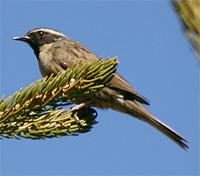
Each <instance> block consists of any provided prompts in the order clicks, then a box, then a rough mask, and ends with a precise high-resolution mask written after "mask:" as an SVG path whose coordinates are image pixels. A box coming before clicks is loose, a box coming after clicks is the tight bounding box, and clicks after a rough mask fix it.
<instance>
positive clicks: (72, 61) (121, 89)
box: [53, 40, 149, 105]
mask: <svg viewBox="0 0 200 176" xmlns="http://www.w3.org/2000/svg"><path fill="white" fill-rule="evenodd" d="M53 48H54V52H53V53H54V60H55V62H56V63H57V64H58V65H59V66H61V67H62V68H63V70H65V69H67V68H68V67H72V66H74V65H77V64H84V63H86V62H92V61H94V60H96V59H98V57H97V56H96V55H95V54H93V53H92V52H91V51H90V50H88V49H87V48H85V47H84V46H83V45H81V44H80V43H78V42H75V41H72V40H68V41H66V40H63V41H60V42H56V43H55V44H54V46H53ZM64 48H65V49H64ZM109 88H111V89H113V90H115V91H117V92H118V93H119V94H120V95H123V97H124V99H128V100H137V101H139V102H140V103H143V104H147V105H149V101H148V100H147V99H145V98H144V97H142V96H141V95H139V94H138V93H137V92H136V91H135V90H134V88H133V87H132V86H131V85H130V84H129V83H128V82H127V81H126V80H125V79H124V78H122V77H121V76H120V75H118V74H117V75H116V76H114V78H113V79H112V81H111V83H110V84H109Z"/></svg>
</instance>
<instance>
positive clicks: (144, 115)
mask: <svg viewBox="0 0 200 176" xmlns="http://www.w3.org/2000/svg"><path fill="white" fill-rule="evenodd" d="M124 105H125V107H126V110H127V111H126V113H128V114H129V115H131V116H134V117H137V118H139V119H140V120H143V121H145V122H147V123H149V124H150V125H152V126H153V127H155V128H156V129H157V130H159V131H160V132H162V133H163V134H165V135H166V136H168V137H169V138H170V139H171V140H172V141H174V142H175V143H177V144H178V145H179V146H180V147H181V148H183V149H185V150H187V149H188V148H189V146H188V144H187V140H185V139H184V138H183V137H182V136H181V135H180V134H178V133H177V132H175V131H174V130H173V129H172V128H170V127H169V126H168V125H166V124H165V123H163V122H162V121H160V120H159V119H157V118H156V117H154V116H153V115H152V114H151V113H150V112H149V111H148V110H147V109H146V108H145V107H144V106H143V105H142V104H140V103H138V102H137V101H125V102H124Z"/></svg>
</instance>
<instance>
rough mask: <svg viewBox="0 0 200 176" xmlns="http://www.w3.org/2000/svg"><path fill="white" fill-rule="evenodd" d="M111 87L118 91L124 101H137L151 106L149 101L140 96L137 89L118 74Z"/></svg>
mask: <svg viewBox="0 0 200 176" xmlns="http://www.w3.org/2000/svg"><path fill="white" fill-rule="evenodd" d="M109 87H110V88H112V89H114V90H116V91H118V92H119V93H120V94H122V95H123V96H124V99H128V100H137V101H139V102H140V103H143V104H146V105H149V100H147V99H146V98H144V97H143V96H141V95H140V94H138V93H137V92H136V91H135V89H134V88H133V87H132V86H131V85H130V84H129V83H128V82H127V81H126V80H125V79H124V78H122V77H121V76H120V75H118V74H116V76H114V78H113V79H112V81H111V83H110V84H109Z"/></svg>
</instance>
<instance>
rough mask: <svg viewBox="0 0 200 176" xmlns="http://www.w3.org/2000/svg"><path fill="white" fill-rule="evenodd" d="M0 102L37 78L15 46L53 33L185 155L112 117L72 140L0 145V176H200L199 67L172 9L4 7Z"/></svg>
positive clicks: (136, 4) (143, 127)
mask: <svg viewBox="0 0 200 176" xmlns="http://www.w3.org/2000/svg"><path fill="white" fill-rule="evenodd" d="M0 8H1V9H0V15H1V18H0V38H1V40H0V58H1V59H0V66H1V67H0V70H1V71H0V96H3V95H5V97H7V96H9V95H11V94H12V93H14V92H15V91H17V90H19V89H20V88H23V87H25V86H27V85H29V84H30V83H32V82H35V81H36V80H38V79H40V78H41V75H40V72H39V69H38V64H37V60H36V57H35V55H34V53H33V51H32V50H31V48H30V47H29V46H28V45H26V44H24V43H22V42H17V41H13V40H12V38H13V37H14V36H18V35H23V34H25V33H26V32H27V31H29V30H31V29H33V28H36V27H50V28H55V29H58V30H59V31H62V32H63V33H65V34H66V35H68V36H69V37H70V38H72V39H74V40H77V41H79V42H81V43H82V44H84V45H85V46H87V47H88V48H90V49H91V50H92V51H93V52H94V53H96V54H97V55H98V56H100V57H104V58H107V57H111V56H118V58H119V61H120V64H119V66H118V72H119V73H120V74H121V75H122V76H124V77H125V78H126V79H127V80H128V81H129V82H130V83H131V84H132V85H133V86H134V87H135V88H136V90H137V91H138V92H139V93H141V94H142V95H143V96H145V97H146V98H148V99H149V100H150V101H151V106H150V107H149V109H150V110H151V111H152V113H153V114H154V115H156V116H157V117H159V118H160V119H161V120H162V121H164V122H166V123H167V124H168V125H170V126H171V127H172V128H174V129H175V130H176V131H177V132H179V133H180V134H182V135H183V136H184V137H185V138H186V139H187V140H188V141H189V145H190V149H189V150H188V151H187V152H186V151H184V150H182V149H181V148H179V147H178V146H177V145H175V144H174V143H173V142H171V141H170V140H169V139H168V138H166V137H165V136H163V135H162V134H161V133H160V132H158V131H156V130H155V129H154V128H152V127H150V126H149V125H147V124H145V123H143V122H140V121H138V120H137V119H133V118H131V117H129V116H127V115H124V114H121V113H118V112H115V111H113V110H97V111H98V119H97V120H98V122H99V123H98V124H96V125H95V126H94V128H93V129H92V131H91V132H89V133H86V134H82V135H80V136H76V137H62V138H59V139H58V138H55V139H47V140H30V139H20V140H17V139H13V140H9V139H3V140H1V141H0V175H13V176H14V175H139V174H140V175H198V174H199V112H198V109H199V98H200V97H199V63H198V62H197V60H195V55H194V52H193V50H192V47H191V45H190V44H189V42H188V41H187V40H186V38H185V37H184V36H183V34H182V32H181V26H180V23H179V20H178V18H177V16H176V14H175V12H174V9H173V8H172V5H171V3H170V2H169V1H6V0H1V1H0Z"/></svg>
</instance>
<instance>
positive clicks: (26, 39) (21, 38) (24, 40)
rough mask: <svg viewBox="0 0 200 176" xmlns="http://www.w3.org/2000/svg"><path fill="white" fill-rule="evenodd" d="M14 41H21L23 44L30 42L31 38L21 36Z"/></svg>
mask: <svg viewBox="0 0 200 176" xmlns="http://www.w3.org/2000/svg"><path fill="white" fill-rule="evenodd" d="M13 40H19V41H23V42H29V41H30V40H31V39H30V37H29V36H26V35H25V36H20V37H14V38H13Z"/></svg>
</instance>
